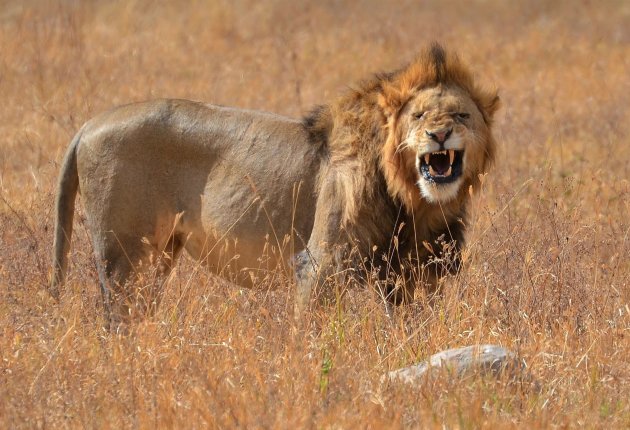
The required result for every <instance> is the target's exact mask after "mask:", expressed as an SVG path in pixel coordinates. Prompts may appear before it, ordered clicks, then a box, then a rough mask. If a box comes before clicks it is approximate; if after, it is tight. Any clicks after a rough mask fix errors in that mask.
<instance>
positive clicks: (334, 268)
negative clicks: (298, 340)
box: [295, 179, 347, 319]
mask: <svg viewBox="0 0 630 430" xmlns="http://www.w3.org/2000/svg"><path fill="white" fill-rule="evenodd" d="M339 194H340V193H339V192H338V189H337V184H336V181H335V180H334V179H332V180H327V181H326V182H325V183H324V184H323V185H322V188H321V191H320V193H319V197H318V199H317V205H316V209H315V219H314V223H313V230H312V232H311V236H310V238H309V241H308V244H307V247H306V249H305V250H303V251H302V252H300V253H299V254H298V255H297V256H296V258H295V274H296V286H297V288H296V297H295V317H296V319H299V318H300V316H301V315H302V314H303V313H304V311H305V310H306V309H307V308H308V305H309V303H310V301H311V299H312V298H313V296H314V293H316V295H317V296H318V298H320V299H322V298H326V297H330V296H331V294H332V288H331V284H333V283H335V282H336V281H335V274H336V273H339V272H340V269H341V264H342V262H343V254H344V251H345V250H346V248H347V245H346V244H345V243H344V241H343V237H344V236H343V233H342V230H343V229H342V214H343V210H342V208H343V200H342V199H341V198H340V197H341V196H340V195H339Z"/></svg>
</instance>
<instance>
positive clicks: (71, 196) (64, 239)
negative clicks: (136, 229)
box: [50, 132, 81, 299]
mask: <svg viewBox="0 0 630 430" xmlns="http://www.w3.org/2000/svg"><path fill="white" fill-rule="evenodd" d="M80 140H81V132H79V133H77V135H76V136H75V137H74V139H72V142H71V143H70V147H69V148H68V150H67V152H66V155H65V157H64V159H63V164H62V166H61V172H60V174H59V181H58V184H57V198H56V199H55V211H56V214H55V237H54V244H53V248H54V251H53V252H54V254H53V276H52V279H51V281H50V293H51V294H52V296H53V297H55V299H58V298H59V288H60V286H61V285H63V283H64V280H65V276H66V268H67V266H68V253H69V252H70V239H71V237H72V221H73V219H74V201H75V199H76V196H77V190H78V189H79V173H78V170H77V147H78V146H79V141H80Z"/></svg>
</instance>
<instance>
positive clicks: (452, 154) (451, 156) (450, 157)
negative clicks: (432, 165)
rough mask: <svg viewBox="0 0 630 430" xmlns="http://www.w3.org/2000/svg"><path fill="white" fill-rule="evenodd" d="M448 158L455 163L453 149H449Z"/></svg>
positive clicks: (451, 162)
mask: <svg viewBox="0 0 630 430" xmlns="http://www.w3.org/2000/svg"><path fill="white" fill-rule="evenodd" d="M448 158H449V160H450V164H451V165H452V164H453V161H455V151H454V150H452V149H449V150H448Z"/></svg>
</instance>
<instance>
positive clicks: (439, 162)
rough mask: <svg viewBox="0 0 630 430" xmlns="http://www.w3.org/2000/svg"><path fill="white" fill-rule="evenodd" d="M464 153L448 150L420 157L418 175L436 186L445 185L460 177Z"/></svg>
mask: <svg viewBox="0 0 630 430" xmlns="http://www.w3.org/2000/svg"><path fill="white" fill-rule="evenodd" d="M463 160H464V151H455V150H453V149H448V150H446V149H445V150H444V151H437V152H431V153H428V154H423V155H421V156H420V173H422V176H423V177H424V179H426V180H427V181H429V182H435V183H436V184H447V183H449V182H453V181H455V180H456V179H457V178H459V177H460V176H461V175H462V165H463Z"/></svg>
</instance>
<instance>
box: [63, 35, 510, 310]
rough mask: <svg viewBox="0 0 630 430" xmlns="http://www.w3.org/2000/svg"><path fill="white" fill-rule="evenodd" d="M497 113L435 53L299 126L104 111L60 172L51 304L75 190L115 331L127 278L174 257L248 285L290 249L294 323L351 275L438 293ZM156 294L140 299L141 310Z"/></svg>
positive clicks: (404, 291) (490, 149)
mask: <svg viewBox="0 0 630 430" xmlns="http://www.w3.org/2000/svg"><path fill="white" fill-rule="evenodd" d="M498 106H499V98H498V97H497V94H496V91H486V90H483V89H482V88H480V87H479V86H478V85H477V84H475V82H474V81H473V77H472V74H471V73H470V72H469V71H468V69H466V68H465V67H464V66H463V65H462V64H461V62H460V61H459V59H458V58H457V57H456V56H455V55H452V54H447V53H446V52H445V51H444V50H443V49H442V48H441V47H440V46H439V45H433V46H431V47H430V48H429V49H427V50H426V51H425V52H424V53H423V54H421V55H420V56H419V57H418V58H417V59H416V60H415V61H414V62H412V63H411V64H409V65H408V66H407V67H404V68H403V69H401V70H399V71H396V72H393V73H389V74H383V75H378V76H376V77H374V78H373V79H371V80H369V81H367V82H364V83H362V84H361V85H360V86H359V88H358V89H355V90H352V91H350V92H349V93H348V94H346V95H345V96H343V97H341V98H339V99H338V100H336V101H335V102H333V103H331V104H330V105H326V106H320V107H318V108H316V109H315V110H313V112H312V113H311V114H309V115H308V116H306V117H305V118H304V119H303V120H302V121H299V120H294V119H289V118H285V117H282V116H278V115H275V114H271V113H263V112H255V111H249V110H240V109H233V108H226V107H219V106H211V105H206V104H201V103H196V102H191V101H185V100H160V101H152V102H145V103H137V104H132V105H128V106H123V107H120V108H117V109H115V110H113V111H110V112H107V113H105V114H102V115H100V116H98V117H96V118H94V119H92V120H90V121H88V122H87V123H86V124H85V125H84V126H83V127H82V128H81V130H80V131H79V132H78V134H77V135H76V137H75V138H74V140H73V141H72V143H71V144H70V147H69V149H68V151H67V153H66V156H65V159H64V161H63V167H62V169H61V174H60V178H59V193H58V196H57V200H56V211H57V219H56V225H55V244H54V249H55V250H54V260H53V263H54V274H53V279H52V291H53V293H56V292H57V291H58V286H59V285H60V284H61V283H62V282H63V280H64V275H65V270H66V266H67V254H68V252H69V243H70V236H71V233H72V219H73V211H74V208H73V206H74V200H75V196H76V193H77V190H80V192H81V194H82V196H83V201H84V205H85V210H86V214H87V221H88V226H89V229H90V232H91V234H92V240H93V243H94V251H95V254H96V260H97V263H98V272H99V279H100V283H101V288H102V293H103V299H104V304H105V309H106V311H107V313H108V314H109V315H110V317H111V318H115V319H119V318H125V317H127V316H128V314H129V312H130V308H129V307H128V306H129V304H130V302H129V296H130V293H129V288H130V285H131V284H132V283H131V282H128V281H132V280H135V279H137V278H136V277H137V274H138V273H140V272H142V271H143V270H144V269H145V268H147V267H156V266H157V268H158V275H160V279H162V278H163V277H165V276H166V275H168V273H169V271H170V270H171V267H172V266H173V262H174V261H175V260H176V258H177V257H178V256H179V254H180V252H181V250H182V249H186V250H187V251H188V253H189V254H190V255H191V256H193V257H194V258H196V259H198V260H201V261H203V262H204V263H206V264H207V265H208V266H209V268H210V269H211V270H212V271H214V272H215V273H220V274H226V273H228V272H226V268H230V269H231V272H230V273H228V274H231V279H232V280H233V281H235V282H236V283H240V284H242V285H246V286H250V285H252V284H253V283H254V282H255V279H256V278H257V277H259V273H260V270H261V269H264V268H265V267H269V266H268V262H265V261H266V260H265V261H264V259H262V258H261V255H263V254H266V255H267V257H266V258H267V260H269V259H270V258H271V260H273V262H274V264H275V263H280V264H281V263H282V262H284V261H286V259H290V257H291V254H292V253H294V252H299V254H298V255H297V257H296V259H295V263H296V264H295V265H296V277H297V297H296V309H297V310H298V312H299V311H301V310H303V309H304V308H305V306H306V305H307V303H308V300H309V299H310V297H311V295H312V290H313V287H314V286H316V285H318V286H326V285H331V284H332V282H331V280H332V279H335V278H336V277H338V276H339V273H342V269H343V268H344V267H347V265H348V263H350V265H351V268H352V269H354V273H355V274H356V277H359V278H360V277H362V276H363V275H366V274H367V272H371V273H374V274H376V275H377V276H378V278H379V279H381V281H382V283H381V284H379V285H382V286H383V287H384V288H383V291H385V292H386V293H387V295H388V298H389V300H390V301H391V302H393V303H398V302H400V301H401V300H405V299H408V298H409V296H410V293H411V291H412V287H413V285H415V284H416V283H417V281H418V279H417V278H413V277H412V274H414V273H415V275H419V276H421V277H423V278H424V280H425V281H427V280H428V281H429V282H430V283H433V284H435V282H436V279H437V278H438V277H439V276H441V275H443V274H445V273H447V272H449V271H450V272H454V271H456V270H457V269H458V267H459V262H458V252H459V250H460V248H461V246H462V245H463V242H464V235H463V233H464V226H465V219H466V205H467V202H468V200H469V186H470V185H473V184H474V183H475V181H476V180H477V178H478V175H479V174H481V173H484V172H485V171H486V168H487V167H488V165H489V163H490V162H491V161H492V159H493V155H494V152H495V141H494V139H493V137H492V134H491V130H490V127H491V125H492V116H493V114H494V113H495V111H496V110H497V108H498ZM286 238H291V239H290V240H287V239H286ZM439 241H443V242H445V243H446V245H445V246H444V247H438V246H436V243H437V242H439ZM289 243H290V246H287V244H289ZM270 244H271V248H273V250H274V252H275V254H274V253H273V252H272V253H269V248H270ZM432 246H435V248H436V249H437V251H436V252H435V253H434V254H432V253H431V252H430V251H429V250H430V249H431V247H432ZM438 248H439V249H438ZM445 253H446V254H448V255H445ZM271 254H273V255H271ZM261 266H264V267H261ZM416 269H417V270H416ZM343 272H344V273H346V272H348V271H343ZM132 275H133V276H132ZM356 277H355V278H356ZM414 281H415V282H414ZM156 284H157V285H158V286H157V287H155V288H153V290H151V289H149V290H148V291H147V293H145V294H140V297H142V298H143V299H144V300H145V305H150V304H151V303H154V301H155V299H156V297H158V296H159V294H157V292H156V291H157V290H159V289H160V286H159V285H161V282H156ZM326 289H327V288H323V290H326ZM154 290H155V291H154ZM135 299H137V297H136V298H134V300H135Z"/></svg>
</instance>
